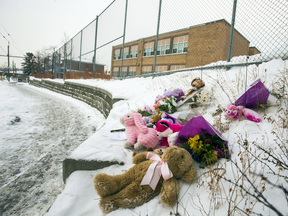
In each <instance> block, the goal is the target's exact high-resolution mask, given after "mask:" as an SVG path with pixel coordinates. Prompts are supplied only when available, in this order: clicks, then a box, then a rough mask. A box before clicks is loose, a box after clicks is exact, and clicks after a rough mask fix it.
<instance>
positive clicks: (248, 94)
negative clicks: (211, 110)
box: [235, 79, 269, 108]
mask: <svg viewBox="0 0 288 216" xmlns="http://www.w3.org/2000/svg"><path fill="white" fill-rule="evenodd" d="M268 97H269V91H268V89H267V88H266V87H265V86H264V84H263V83H262V82H261V80H260V79H258V80H256V81H255V82H253V83H252V84H251V85H250V86H249V88H248V89H247V90H246V91H245V92H244V93H243V94H242V95H240V96H239V97H238V99H236V101H235V106H244V107H247V108H253V107H259V106H260V105H261V104H266V103H267V100H268Z"/></svg>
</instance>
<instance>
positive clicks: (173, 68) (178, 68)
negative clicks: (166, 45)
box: [170, 65, 185, 71]
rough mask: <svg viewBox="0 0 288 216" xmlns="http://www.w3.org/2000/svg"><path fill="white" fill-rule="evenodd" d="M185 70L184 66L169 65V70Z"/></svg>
mask: <svg viewBox="0 0 288 216" xmlns="http://www.w3.org/2000/svg"><path fill="white" fill-rule="evenodd" d="M183 68H185V65H171V68H170V70H171V71H172V70H180V69H183Z"/></svg>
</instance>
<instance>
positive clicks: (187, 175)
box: [94, 146, 196, 214]
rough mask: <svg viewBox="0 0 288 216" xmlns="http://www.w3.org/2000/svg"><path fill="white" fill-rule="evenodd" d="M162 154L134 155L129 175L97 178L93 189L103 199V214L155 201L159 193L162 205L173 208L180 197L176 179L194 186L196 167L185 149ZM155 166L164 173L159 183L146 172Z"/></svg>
mask: <svg viewBox="0 0 288 216" xmlns="http://www.w3.org/2000/svg"><path fill="white" fill-rule="evenodd" d="M161 154H162V152H161V151H159V150H158V151H156V152H155V154H154V153H152V152H142V153H139V154H135V153H134V154H133V163H134V164H135V166H133V167H131V168H130V169H129V170H128V171H127V172H126V173H124V174H120V175H115V176H110V175H107V174H105V173H100V174H97V175H96V176H95V177H94V187H95V189H96V191H97V193H98V195H99V196H100V197H101V199H100V203H99V206H100V208H101V210H102V212H103V213H106V214H107V213H109V212H111V211H114V210H116V209H118V208H134V207H136V206H139V205H142V204H144V203H145V202H148V201H149V200H151V199H153V198H154V197H155V196H157V195H158V194H159V193H160V192H161V201H162V203H163V204H164V205H166V206H172V205H173V204H174V203H175V202H176V200H177V196H178V195H179V186H178V182H177V180H176V179H179V178H181V179H183V180H185V181H186V182H192V181H193V180H194V179H195V177H196V170H195V168H194V167H193V159H192V157H191V155H190V154H189V153H188V151H187V150H185V149H183V148H180V147H177V146H172V147H169V148H167V149H166V150H165V151H164V153H163V154H162V155H161ZM151 156H152V157H151ZM147 157H148V158H150V160H147ZM156 158H158V159H156ZM155 159H156V160H155ZM153 164H154V165H155V164H156V169H158V168H159V169H161V170H162V176H161V177H160V176H159V178H160V179H159V180H156V181H154V180H155V179H153V178H154V176H155V173H154V176H153V177H151V178H152V179H150V178H149V172H147V170H150V171H151V170H153ZM150 165H151V166H150ZM151 167H152V168H151ZM163 169H164V171H163ZM165 169H166V170H165ZM146 172H147V173H146ZM152 172H153V171H152ZM157 172H158V171H157V170H156V173H157ZM159 172H160V171H159ZM160 175H161V174H160ZM147 176H148V182H149V181H150V182H149V184H148V183H147ZM156 176H157V175H156ZM143 178H144V179H143ZM165 179H166V180H165ZM155 182H156V183H155ZM153 183H154V185H153Z"/></svg>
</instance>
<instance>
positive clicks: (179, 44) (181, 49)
mask: <svg viewBox="0 0 288 216" xmlns="http://www.w3.org/2000/svg"><path fill="white" fill-rule="evenodd" d="M188 37H189V36H188V35H184V36H180V37H175V38H174V39H173V53H186V52H187V48H188Z"/></svg>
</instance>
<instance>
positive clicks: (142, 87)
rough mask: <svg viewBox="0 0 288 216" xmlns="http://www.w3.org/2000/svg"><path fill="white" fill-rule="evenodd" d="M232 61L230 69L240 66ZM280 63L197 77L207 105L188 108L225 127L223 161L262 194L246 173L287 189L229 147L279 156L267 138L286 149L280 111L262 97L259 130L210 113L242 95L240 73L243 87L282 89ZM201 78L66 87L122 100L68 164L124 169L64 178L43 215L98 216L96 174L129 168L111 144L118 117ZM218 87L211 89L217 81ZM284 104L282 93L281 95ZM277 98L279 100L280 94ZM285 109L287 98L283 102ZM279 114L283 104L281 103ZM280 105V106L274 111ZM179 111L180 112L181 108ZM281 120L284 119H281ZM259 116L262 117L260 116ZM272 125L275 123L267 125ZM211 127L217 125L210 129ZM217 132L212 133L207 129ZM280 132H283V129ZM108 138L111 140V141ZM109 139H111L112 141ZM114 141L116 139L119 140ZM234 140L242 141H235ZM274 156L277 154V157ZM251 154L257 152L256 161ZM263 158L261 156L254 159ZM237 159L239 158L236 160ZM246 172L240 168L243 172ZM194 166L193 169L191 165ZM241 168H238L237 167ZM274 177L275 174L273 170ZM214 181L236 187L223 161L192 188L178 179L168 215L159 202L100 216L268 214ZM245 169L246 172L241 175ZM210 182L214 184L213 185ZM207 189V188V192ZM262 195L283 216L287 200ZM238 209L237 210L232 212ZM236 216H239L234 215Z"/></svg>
mask: <svg viewBox="0 0 288 216" xmlns="http://www.w3.org/2000/svg"><path fill="white" fill-rule="evenodd" d="M241 61H242V60H241V58H239V61H237V59H236V60H235V59H234V62H241ZM287 63H288V62H287V61H282V60H272V61H270V62H268V63H263V64H260V65H259V66H256V65H250V66H248V67H245V66H244V67H235V68H231V69H230V70H227V71H226V70H224V69H223V70H205V71H203V74H202V75H203V77H202V78H203V80H204V82H205V84H206V86H205V89H204V90H203V91H206V93H207V95H210V101H209V102H208V103H207V104H203V105H202V106H200V107H198V108H196V109H197V110H198V111H199V112H200V113H201V114H202V115H203V116H204V118H205V119H206V120H207V121H208V122H210V123H211V124H215V125H218V127H219V122H221V124H222V126H223V127H224V128H225V127H227V129H228V130H224V132H223V133H222V135H224V137H226V138H227V139H228V142H229V149H230V153H231V159H232V160H233V161H237V162H238V163H239V164H241V168H242V169H243V170H245V171H246V174H247V176H248V177H249V178H250V179H251V180H252V181H253V182H254V183H255V185H256V186H257V187H258V188H260V190H261V188H262V189H263V185H264V183H263V181H261V179H260V178H257V177H255V175H252V174H249V171H255V172H256V173H259V172H262V173H263V174H264V176H267V177H269V178H268V179H270V180H271V181H272V182H277V183H279V184H283V185H284V187H286V188H287V182H285V181H284V180H283V178H282V179H277V178H276V177H275V176H273V175H270V174H268V170H267V167H264V166H263V165H262V164H261V163H260V162H257V161H256V162H255V161H253V158H251V156H250V155H249V154H246V153H245V151H244V152H243V151H242V152H240V146H239V145H238V144H237V143H242V144H243V143H245V139H247V140H248V143H249V147H250V148H251V150H252V151H256V148H255V147H254V146H253V145H252V144H251V143H252V142H256V143H257V144H259V145H261V146H262V147H263V148H265V149H270V148H273V149H274V151H275V152H276V153H280V154H281V152H280V151H279V149H277V148H276V142H279V139H277V138H276V136H275V134H277V135H280V139H281V141H283V142H284V143H285V145H286V147H287V127H286V126H287V125H286V126H285V125H284V127H283V124H282V126H281V125H280V124H279V125H278V124H277V123H283V122H281V121H282V120H281V119H280V117H279V116H282V117H283V118H284V119H285V118H287V116H285V115H286V114H287V111H286V113H285V112H283V110H282V111H281V110H279V109H278V108H279V106H278V105H277V103H278V102H279V101H278V102H277V100H276V98H275V97H274V96H271V95H270V97H269V99H268V103H269V104H270V105H271V106H270V107H267V108H265V109H262V110H261V109H258V110H256V111H257V113H258V114H259V115H261V117H262V122H261V123H258V124H257V123H254V122H252V121H249V120H247V119H243V120H235V121H234V120H233V121H229V120H227V119H225V118H224V114H223V113H222V114H220V115H216V116H213V115H212V114H213V113H216V110H217V108H218V106H219V105H220V107H221V108H225V107H226V106H227V105H229V104H231V103H233V102H234V101H235V99H236V98H237V96H239V95H240V94H241V93H243V92H244V90H245V80H246V76H245V74H246V72H247V84H248V86H249V85H250V84H252V83H253V82H254V81H255V80H257V79H258V78H260V79H261V81H262V82H264V83H265V86H266V87H267V88H268V89H269V90H270V91H272V90H276V89H277V82H278V81H279V78H280V79H286V84H285V85H287ZM200 76H201V71H193V72H181V73H177V74H173V75H167V76H163V77H155V78H154V79H153V78H151V77H149V78H135V79H128V80H122V81H121V80H114V81H105V80H74V82H79V83H84V84H88V85H92V86H97V87H100V88H103V89H106V90H108V91H109V92H111V93H112V94H113V96H114V97H117V98H124V99H125V100H122V101H119V102H117V103H116V104H115V105H114V107H113V109H112V110H111V112H110V115H109V116H108V118H107V120H106V122H105V125H104V126H103V127H102V128H101V129H100V130H99V131H97V132H96V133H95V134H94V135H93V136H91V137H90V138H89V139H87V140H86V141H85V142H84V143H83V144H82V145H81V146H79V147H78V148H77V149H76V150H75V151H74V152H72V154H71V155H70V157H72V158H85V159H94V160H96V159H98V160H109V161H115V160H116V161H123V162H124V163H125V164H124V165H123V166H121V165H113V166H110V167H107V168H104V169H101V170H96V171H76V172H74V173H72V174H71V175H70V177H69V178H68V179H67V183H66V186H65V189H64V191H63V192H62V193H61V195H59V196H58V197H57V199H56V201H55V203H54V204H53V206H52V207H51V209H50V211H49V212H48V213H47V214H45V215H46V216H50V215H51V216H52V215H53V216H55V215H59V216H60V215H75V216H76V215H102V213H101V210H100V208H99V206H98V203H99V199H100V197H99V196H98V195H97V193H96V192H95V190H94V188H93V177H94V176H95V175H96V174H97V173H102V172H103V173H107V174H110V175H116V174H122V173H123V172H125V171H126V170H128V169H129V168H130V167H132V166H133V164H132V152H133V150H129V149H124V148H123V143H124V141H123V140H113V139H112V137H111V133H109V132H110V130H113V129H119V128H123V126H122V125H121V124H120V122H119V119H120V117H121V116H122V115H124V114H126V113H128V112H130V111H137V109H139V108H140V109H143V108H144V106H145V105H149V106H151V107H152V106H153V104H154V100H155V98H156V96H157V95H163V93H164V90H165V89H175V88H181V89H183V90H184V91H186V90H188V89H189V88H190V82H191V80H192V79H193V78H195V77H200ZM217 81H218V82H217ZM284 93H285V94H286V97H287V86H286V89H284ZM284 93H283V92H282V94H284ZM286 103H287V99H286ZM281 106H282V108H284V111H285V108H286V106H287V104H285V103H284V104H282V105H281ZM281 106H280V107H281ZM183 109H185V108H183ZM283 115H284V116H283ZM265 116H266V117H265ZM273 119H275V120H276V121H272V120H273ZM217 122H218V123H217ZM284 124H287V123H284ZM215 127H217V126H215ZM285 127H286V129H285ZM113 137H114V136H113ZM114 138H115V137H114ZM120 138H121V137H119V139H120ZM241 140H242V141H241ZM277 151H278V152H277ZM258 153H259V151H257V154H258ZM262 156H263V154H262V155H261V157H262ZM240 158H242V159H241V160H240ZM248 165H249V166H250V169H246V168H247V166H248ZM195 167H196V168H198V167H199V164H198V163H197V162H195ZM245 167H246V168H245ZM272 168H273V169H274V170H276V171H277V173H278V167H275V166H273V167H272ZM217 170H218V172H216V173H217V174H219V175H223V176H224V177H226V178H227V179H231V180H232V181H237V180H239V181H238V182H241V183H242V180H243V178H241V175H240V174H241V173H240V172H239V170H237V169H236V167H235V166H233V164H232V163H231V162H229V161H226V160H224V159H222V160H220V163H219V164H217V165H214V166H211V167H210V169H209V168H205V169H198V170H197V181H195V182H193V183H192V184H188V183H185V182H184V181H182V180H179V184H180V195H179V205H176V204H175V205H174V206H173V207H171V208H167V207H165V206H164V205H163V204H161V199H160V195H158V196H157V197H156V198H154V199H152V200H151V201H149V202H147V203H145V204H143V205H142V206H139V207H136V208H134V209H118V210H116V211H114V212H111V213H110V214H108V215H111V216H112V215H115V216H116V215H117V216H118V215H141V216H142V215H143V216H144V215H145V216H146V215H153V216H154V215H160V216H164V215H170V213H171V214H173V215H175V214H176V212H179V214H180V215H181V216H183V215H197V216H198V215H227V211H228V208H229V205H230V211H232V213H231V214H232V215H240V213H241V210H243V211H245V212H246V213H247V212H248V213H249V211H251V212H256V213H261V214H262V215H275V212H273V211H272V210H271V209H270V208H267V207H266V206H264V205H263V204H260V203H259V202H256V201H255V199H254V198H252V197H250V196H247V195H245V193H244V192H243V191H242V190H241V189H240V188H238V189H237V188H235V186H234V185H233V184H232V183H228V182H227V181H225V180H223V179H220V181H219V184H216V182H217V181H215V179H217V175H215V172H214V171H217ZM248 170H249V171H248ZM280 174H281V175H284V176H287V175H288V173H287V170H286V171H285V170H284V171H281V172H280ZM213 179H214V181H213ZM210 186H211V187H210ZM243 187H245V188H248V190H250V191H252V193H254V192H253V191H254V190H252V189H251V186H250V185H249V184H248V183H247V181H243ZM264 196H265V197H266V198H267V199H268V200H269V202H271V204H273V205H274V206H275V207H276V209H278V210H279V211H280V212H282V214H283V215H288V210H287V209H288V208H287V201H286V200H285V195H284V193H283V191H281V190H279V189H277V188H275V187H273V186H271V185H269V184H266V185H265V192H264ZM236 206H237V207H238V208H239V209H241V210H239V209H237V208H235V207H236ZM242 215H245V213H243V212H242Z"/></svg>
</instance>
